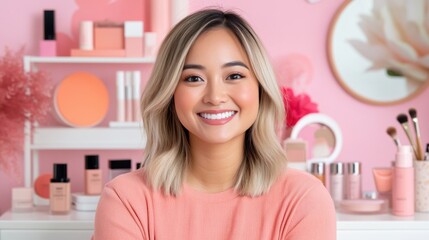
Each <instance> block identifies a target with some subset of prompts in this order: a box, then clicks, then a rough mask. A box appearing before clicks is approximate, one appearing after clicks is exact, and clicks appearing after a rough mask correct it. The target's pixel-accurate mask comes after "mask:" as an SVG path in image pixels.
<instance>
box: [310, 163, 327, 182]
mask: <svg viewBox="0 0 429 240" xmlns="http://www.w3.org/2000/svg"><path fill="white" fill-rule="evenodd" d="M311 174H312V175H313V176H315V177H317V178H318V179H319V180H320V181H321V182H322V183H323V185H325V163H323V162H315V163H312V164H311Z"/></svg>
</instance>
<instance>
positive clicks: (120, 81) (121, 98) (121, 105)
mask: <svg viewBox="0 0 429 240" xmlns="http://www.w3.org/2000/svg"><path fill="white" fill-rule="evenodd" d="M116 99H117V106H116V109H117V116H116V118H117V120H118V122H125V72H124V71H117V72H116Z"/></svg>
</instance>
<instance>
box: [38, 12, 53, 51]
mask: <svg viewBox="0 0 429 240" xmlns="http://www.w3.org/2000/svg"><path fill="white" fill-rule="evenodd" d="M39 51H40V56H44V57H54V56H56V55H57V41H56V33H55V11H54V10H44V11H43V40H41V41H40V46H39Z"/></svg>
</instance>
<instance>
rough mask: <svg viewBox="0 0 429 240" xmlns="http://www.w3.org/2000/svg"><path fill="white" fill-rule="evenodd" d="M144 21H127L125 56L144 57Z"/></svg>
mask: <svg viewBox="0 0 429 240" xmlns="http://www.w3.org/2000/svg"><path fill="white" fill-rule="evenodd" d="M143 29H144V24H143V21H125V23H124V37H125V55H126V56H127V57H143Z"/></svg>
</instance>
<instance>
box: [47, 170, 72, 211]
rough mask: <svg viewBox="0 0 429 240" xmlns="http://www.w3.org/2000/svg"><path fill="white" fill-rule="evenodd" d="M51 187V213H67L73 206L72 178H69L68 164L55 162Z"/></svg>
mask: <svg viewBox="0 0 429 240" xmlns="http://www.w3.org/2000/svg"><path fill="white" fill-rule="evenodd" d="M49 188H50V189H49V191H50V193H49V194H50V195H49V200H50V202H49V203H50V209H51V213H52V214H67V213H68V212H69V211H70V206H71V201H70V198H71V190H70V179H69V178H67V164H65V163H56V164H54V174H53V178H52V179H51V183H50V185H49Z"/></svg>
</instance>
